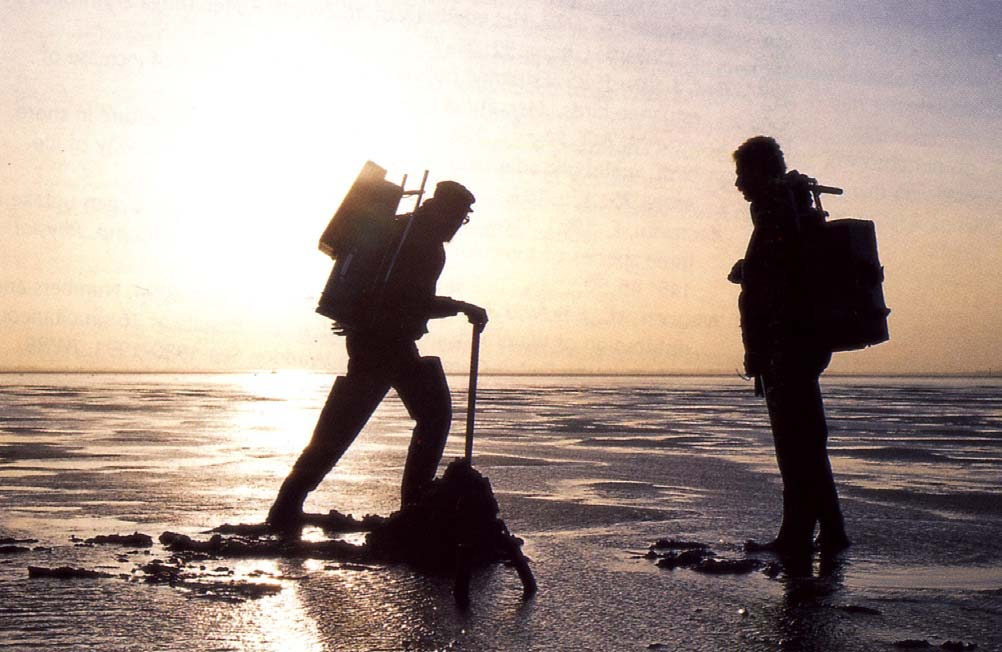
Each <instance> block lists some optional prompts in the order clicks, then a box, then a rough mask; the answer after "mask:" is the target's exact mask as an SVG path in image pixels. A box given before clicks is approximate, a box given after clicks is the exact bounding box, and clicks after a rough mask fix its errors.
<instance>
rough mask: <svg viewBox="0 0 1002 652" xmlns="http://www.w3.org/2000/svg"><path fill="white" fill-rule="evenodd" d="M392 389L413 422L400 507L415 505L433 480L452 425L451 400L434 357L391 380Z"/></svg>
mask: <svg viewBox="0 0 1002 652" xmlns="http://www.w3.org/2000/svg"><path fill="white" fill-rule="evenodd" d="M393 388H394V389H395V390H396V391H397V394H398V395H399V396H400V400H401V401H403V404H404V407H406V408H407V412H408V414H410V416H411V418H412V419H414V421H415V424H414V432H413V434H412V435H411V443H410V446H409V447H408V449H407V462H406V464H405V465H404V476H403V479H402V481H401V483H400V504H401V507H404V506H406V505H408V504H412V503H415V502H417V500H418V499H419V498H420V496H421V492H422V491H423V490H424V489H425V488H426V487H427V486H428V485H429V484H430V483H431V481H432V480H434V479H435V471H436V470H437V469H438V463H439V462H440V461H441V460H442V452H443V451H444V450H445V442H446V439H447V438H448V436H449V426H450V425H451V423H452V397H451V395H450V394H449V385H448V384H447V382H446V378H445V371H444V370H443V369H442V361H441V360H440V359H439V358H435V357H427V358H420V359H419V360H418V362H417V364H415V365H414V366H413V369H412V370H410V371H409V373H403V374H401V375H400V377H399V378H397V379H395V380H394V382H393Z"/></svg>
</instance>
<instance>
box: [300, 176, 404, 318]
mask: <svg viewBox="0 0 1002 652" xmlns="http://www.w3.org/2000/svg"><path fill="white" fill-rule="evenodd" d="M385 176H386V170H385V169H383V168H381V167H379V166H378V165H376V164H375V163H373V162H372V161H367V162H366V163H365V165H364V166H363V167H362V171H361V172H360V173H359V175H358V177H357V178H356V179H355V182H354V183H353V184H352V186H351V189H349V190H348V193H347V195H345V198H344V201H342V202H341V206H340V207H339V208H338V209H337V211H336V212H335V213H334V217H332V218H331V221H330V223H329V224H328V225H327V228H326V229H325V230H324V232H323V235H321V236H320V244H319V248H320V250H321V251H322V252H324V253H326V254H327V255H329V256H330V257H331V258H333V259H334V261H335V263H334V269H333V270H332V271H331V275H330V277H329V278H328V279H327V284H326V285H325V287H324V290H323V293H322V294H321V295H320V302H319V305H318V306H317V312H318V313H320V314H321V315H323V316H325V317H328V318H330V319H333V320H334V321H336V322H338V323H339V324H341V325H343V326H346V327H351V326H357V325H361V324H363V323H365V322H366V321H367V320H368V319H370V318H371V313H372V308H373V307H374V304H375V302H376V300H377V299H378V290H379V285H380V281H381V277H382V274H381V273H380V272H381V271H383V269H384V267H385V265H386V263H387V260H388V257H389V253H390V249H391V246H392V244H393V242H394V241H395V239H396V237H395V236H396V235H397V234H396V231H397V228H396V226H395V222H394V219H393V218H394V216H395V214H396V211H397V206H398V205H399V204H400V199H401V197H402V196H403V188H401V187H400V186H398V185H396V184H394V183H392V182H389V181H386V179H385Z"/></svg>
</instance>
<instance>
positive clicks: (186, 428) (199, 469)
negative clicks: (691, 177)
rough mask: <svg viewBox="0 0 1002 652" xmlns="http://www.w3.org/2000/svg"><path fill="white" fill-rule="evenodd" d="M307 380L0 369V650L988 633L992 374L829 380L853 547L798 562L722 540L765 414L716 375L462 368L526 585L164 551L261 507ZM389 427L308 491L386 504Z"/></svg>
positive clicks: (333, 505)
mask: <svg viewBox="0 0 1002 652" xmlns="http://www.w3.org/2000/svg"><path fill="white" fill-rule="evenodd" d="M329 380H330V379H329V378H327V377H324V376H320V375H317V376H313V375H297V376H289V375H284V374H277V375H264V376H172V377H159V376H47V375H29V376H5V377H3V378H2V380H0V393H2V394H3V396H2V403H0V404H2V405H3V413H2V414H0V540H2V541H0V612H2V616H0V646H6V647H7V648H9V649H58V648H60V647H62V648H65V649H102V650H148V649H165V648H173V649H191V650H271V649H303V650H357V649H385V650H399V649H416V650H425V649H428V650H430V649H462V650H496V649H518V650H533V649H538V650H550V649H609V650H645V649H660V650H719V649H747V650H775V649H804V650H809V649H839V650H874V649H878V650H879V649H888V650H894V649H908V646H922V645H928V649H972V648H970V647H969V646H971V645H975V644H976V645H977V646H978V647H977V649H981V650H992V649H1002V631H1000V630H1002V628H1000V626H999V625H998V623H1000V622H1002V618H1000V616H1002V561H1000V560H1002V514H1000V510H999V508H998V504H999V503H998V501H997V500H995V499H994V498H996V497H997V492H998V484H997V482H998V480H997V478H999V477H1002V476H1000V474H999V471H1000V470H1002V453H1000V448H1002V447H1000V443H1002V428H1000V422H1002V399H999V398H998V397H999V396H1002V392H999V389H1000V388H1002V383H999V382H998V381H943V380H939V379H936V380H926V381H918V380H900V379H892V380H888V379H883V380H882V379H846V380H833V381H829V382H828V383H827V384H826V393H827V395H828V397H829V400H828V405H827V407H828V412H829V415H830V418H831V424H832V449H833V466H834V467H835V472H836V474H837V477H838V479H839V481H840V488H841V490H842V495H843V498H844V503H845V511H846V515H847V519H848V523H849V527H850V534H851V535H852V537H853V539H854V541H855V544H856V545H855V546H853V547H852V548H850V549H849V550H848V551H846V552H845V553H843V554H841V555H839V556H838V557H836V558H834V559H831V560H821V559H820V558H816V559H815V560H814V563H813V567H812V568H811V569H810V574H809V576H807V577H791V576H790V574H789V573H788V572H787V571H786V570H785V569H783V568H782V567H777V565H776V560H775V559H773V558H771V557H770V556H769V555H768V554H765V553H756V554H752V553H746V552H744V550H743V545H742V544H743V542H744V541H745V539H748V538H755V539H760V540H761V539H766V538H768V537H769V536H770V535H772V534H774V532H773V528H774V527H775V524H776V519H777V518H778V510H779V485H778V479H777V478H776V477H775V471H774V468H773V461H772V452H771V445H770V440H769V433H768V430H767V428H766V423H765V412H764V407H763V406H762V405H760V404H759V403H758V402H757V401H756V400H755V399H754V398H753V397H752V396H751V394H750V391H748V388H747V387H746V386H745V385H743V384H742V383H741V382H740V381H736V380H734V381H732V380H730V379H714V378H701V379H679V378H643V379H627V378H621V379H613V380H609V379H603V380H597V379H581V378H563V379H560V378H492V377H487V378H484V379H481V387H482V391H481V394H482V396H481V401H480V404H479V406H478V432H479V433H482V434H481V435H480V436H479V437H478V441H477V458H476V466H477V468H478V469H479V470H480V471H481V472H482V473H484V475H486V476H488V477H489V478H490V481H491V484H492V486H493V489H494V492H495V495H496V497H497V500H498V502H499V503H500V508H501V516H502V517H503V518H504V519H505V521H506V523H507V524H508V526H509V527H510V528H511V530H512V532H514V533H515V534H517V535H518V536H519V537H522V538H523V539H524V540H525V546H524V550H525V552H526V553H527V554H528V555H529V557H530V558H531V559H532V569H533V571H534V573H535V575H536V579H537V580H538V583H539V593H538V594H537V595H536V596H535V598H533V599H531V600H528V601H525V600H523V598H522V591H521V583H520V581H519V578H518V576H517V574H516V573H515V572H513V571H512V569H510V568H507V567H505V566H504V565H492V566H488V567H486V568H484V569H482V570H480V571H478V572H476V573H475V574H474V577H473V580H472V586H471V592H470V597H471V601H470V605H469V607H468V608H467V609H462V608H460V607H459V606H457V605H456V603H455V600H454V599H453V596H452V578H451V577H448V576H443V575H429V574H427V573H424V572H418V571H416V570H414V569H412V568H411V567H409V566H407V565H402V564H393V563H367V562H365V561H362V562H356V561H351V560H331V559H323V558H319V557H318V558H310V557H309V556H307V557H305V558H304V557H297V558H290V557H285V556H281V555H278V556H266V557H260V558H259V557H239V558H234V557H225V556H218V555H212V554H206V555H205V556H204V557H202V556H192V557H189V558H181V557H179V556H178V554H177V553H176V552H174V551H171V550H168V549H167V548H166V547H165V545H164V544H163V543H161V542H160V541H159V537H160V535H161V534H162V533H164V532H168V531H170V532H177V533H180V534H183V535H186V536H190V537H192V538H194V539H199V540H205V539H207V538H209V537H210V536H211V534H208V533H207V531H208V530H209V529H211V528H213V527H216V526H218V525H221V524H223V523H236V522H246V523H249V522H254V521H255V520H258V521H259V520H260V519H262V518H263V516H264V514H265V512H266V511H267V507H268V504H269V502H270V499H271V498H272V497H273V492H274V491H275V489H276V488H277V486H278V484H279V482H280V481H281V478H282V476H283V475H284V473H285V471H286V470H287V469H288V466H289V464H290V463H291V460H292V459H293V458H294V456H295V454H296V453H298V450H299V448H300V447H301V446H302V444H303V443H304V441H305V439H306V437H307V436H308V433H309V431H310V429H311V427H312V421H313V419H315V416H316V411H317V410H318V409H319V406H320V405H321V404H322V397H323V395H324V394H325V392H326V390H327V383H328V382H329ZM454 386H456V387H462V382H459V383H454ZM456 404H457V405H461V404H462V401H461V400H460V399H459V397H457V400H456ZM463 417H464V415H463V414H462V413H461V411H460V412H459V413H457V415H456V423H457V424H461V423H462V421H463ZM457 428H458V427H457ZM407 436H408V426H407V420H406V414H405V413H404V411H403V408H402V407H400V406H399V404H398V403H396V402H394V401H387V402H386V405H385V406H384V407H383V408H381V409H380V411H379V412H378V413H377V414H376V416H375V417H374V419H373V421H372V423H371V424H370V426H369V428H368V429H367V431H366V432H365V433H364V434H363V435H362V438H361V439H360V441H359V442H358V444H357V446H356V448H355V449H353V450H352V452H351V453H350V454H349V455H348V457H347V458H346V459H345V460H344V463H343V464H342V465H341V466H340V467H339V468H338V470H337V471H336V472H335V473H334V474H333V475H332V477H331V478H329V480H328V481H327V482H325V484H324V485H323V486H322V487H321V490H320V491H318V492H317V494H316V495H315V496H313V497H312V498H311V500H310V502H309V504H308V505H307V506H308V508H309V509H310V511H316V512H324V511H326V510H328V509H338V510H340V511H342V512H345V513H352V514H354V515H356V516H357V517H361V516H363V515H365V514H367V513H373V514H381V515H386V514H389V513H390V512H391V511H393V510H394V509H396V507H397V505H396V500H397V495H398V483H399V477H400V469H401V468H402V465H403V455H404V448H405V445H406V441H407ZM461 446H462V441H461V437H455V439H454V441H453V442H451V443H450V450H449V451H448V453H447V458H448V457H450V456H456V455H459V454H461V450H460V449H461ZM136 534H140V535H147V536H149V538H150V539H149V545H146V539H144V538H142V537H136V536H134V535H136ZM108 535H118V536H120V537H122V538H117V539H116V537H111V538H109V537H108ZM127 535H131V536H127ZM360 536H364V535H358V534H352V533H345V534H339V535H333V534H331V533H328V532H324V531H323V530H321V529H320V528H316V527H308V528H306V530H305V532H304V538H305V540H306V541H307V542H310V541H312V542H316V543H323V542H325V541H329V540H330V539H332V538H340V539H342V540H344V541H346V542H347V543H349V544H359V543H361V539H360V538H359V537H360ZM671 539H674V540H675V541H681V542H689V543H698V544H701V545H703V546H705V547H706V549H708V550H710V551H712V553H713V555H714V558H715V559H717V560H721V561H723V562H734V565H733V566H732V567H731V570H733V571H734V572H716V573H715V572H703V571H702V570H700V569H698V568H696V567H695V565H687V564H677V563H666V564H660V560H662V559H666V558H668V554H667V553H673V554H675V555H680V554H682V553H684V552H685V550H693V549H695V548H687V549H682V548H679V549H672V548H671V547H670V546H667V547H666V546H661V547H660V548H657V554H656V555H655V557H654V558H651V557H650V555H649V552H650V550H651V546H652V545H653V544H656V543H657V542H658V541H659V540H671ZM659 564H660V565H659ZM742 564H743V566H742ZM29 567H33V568H41V569H46V570H48V571H52V574H46V573H45V572H44V571H42V572H39V571H36V572H35V574H34V576H33V575H32V574H31V573H30V571H29ZM739 567H740V568H739ZM64 568H67V569H76V570H82V571H87V572H88V573H95V574H96V575H95V576H85V575H87V574H88V573H83V574H80V575H78V574H74V573H73V572H70V571H62V572H60V571H59V569H64ZM704 570H705V569H704ZM957 645H960V646H962V647H956V646H957ZM951 646H952V647H951ZM915 649H919V648H917V647H916V648H915Z"/></svg>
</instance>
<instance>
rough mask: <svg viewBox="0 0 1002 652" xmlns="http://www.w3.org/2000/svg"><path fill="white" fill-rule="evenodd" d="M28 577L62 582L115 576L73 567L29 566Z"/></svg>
mask: <svg viewBox="0 0 1002 652" xmlns="http://www.w3.org/2000/svg"><path fill="white" fill-rule="evenodd" d="M28 577H32V578H35V577H52V578H56V579H60V580H70V579H95V578H103V577H114V575H112V574H110V573H102V572H100V571H94V570H88V569H86V568H74V567H72V566H59V567H58V568H46V567H44V566H28Z"/></svg>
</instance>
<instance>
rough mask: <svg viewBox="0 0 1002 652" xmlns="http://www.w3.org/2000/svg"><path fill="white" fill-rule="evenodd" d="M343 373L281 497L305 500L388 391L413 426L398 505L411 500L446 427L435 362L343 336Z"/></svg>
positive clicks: (386, 343)
mask: <svg viewBox="0 0 1002 652" xmlns="http://www.w3.org/2000/svg"><path fill="white" fill-rule="evenodd" d="M346 346H347V349H348V371H347V373H346V374H345V375H344V376H341V377H338V378H337V379H335V381H334V385H333V387H332V388H331V391H330V394H329V395H328V397H327V401H326V403H325V404H324V407H323V410H321V412H320V417H319V419H318V420H317V425H316V427H315V428H314V430H313V436H312V438H311V439H310V442H309V444H308V445H307V446H306V448H305V449H304V450H303V452H302V453H301V454H300V456H299V459H298V460H297V461H296V463H295V465H294V466H293V468H292V471H291V473H290V474H289V477H288V478H287V479H286V481H285V485H283V491H286V490H289V491H292V492H294V493H300V494H302V495H304V496H305V494H306V493H309V492H310V491H313V490H314V489H316V488H317V485H319V484H320V482H321V481H322V480H323V479H324V477H325V476H326V475H327V474H328V473H329V472H330V471H331V469H333V468H334V466H335V465H336V464H337V462H338V460H340V459H341V457H342V456H343V455H344V453H345V452H346V451H347V450H348V448H349V447H350V446H351V444H352V443H353V442H354V441H355V438H356V437H357V436H358V434H359V432H361V430H362V428H364V427H365V424H366V423H367V422H368V420H369V418H370V417H371V416H372V413H373V412H375V410H376V408H377V407H378V406H379V403H380V402H381V401H382V400H383V398H384V397H385V396H386V393H387V392H388V391H389V390H390V388H391V387H392V388H393V389H394V390H396V392H397V395H398V396H400V399H401V401H403V404H404V407H406V409H407V412H408V414H409V415H410V416H411V418H412V419H414V421H415V425H414V430H413V432H412V434H411V441H410V445H409V447H408V449H407V461H406V463H405V466H404V473H403V479H402V481H401V489H400V493H401V502H402V504H405V505H406V504H408V503H411V502H413V501H414V500H416V498H417V497H418V496H419V495H420V493H421V491H422V490H423V489H424V488H425V487H426V486H427V485H428V483H430V482H431V481H432V480H433V479H434V477H435V471H436V469H437V468H438V463H439V461H440V460H441V459H442V452H443V450H444V449H445V442H446V439H447V438H448V435H449V427H450V424H451V422H452V398H451V396H450V394H449V386H448V383H447V381H446V378H445V372H444V370H443V369H442V361H441V360H440V359H439V358H437V357H421V355H420V354H419V353H418V349H417V344H416V343H415V342H414V341H413V340H409V339H394V338H386V337H379V336H369V335H364V334H348V335H347V338H346Z"/></svg>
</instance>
